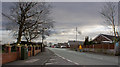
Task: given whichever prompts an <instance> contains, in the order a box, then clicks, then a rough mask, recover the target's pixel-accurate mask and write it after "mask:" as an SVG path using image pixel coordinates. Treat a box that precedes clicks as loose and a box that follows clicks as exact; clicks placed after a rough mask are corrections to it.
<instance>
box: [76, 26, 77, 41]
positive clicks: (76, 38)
mask: <svg viewBox="0 0 120 67" xmlns="http://www.w3.org/2000/svg"><path fill="white" fill-rule="evenodd" d="M76 41H77V27H76Z"/></svg>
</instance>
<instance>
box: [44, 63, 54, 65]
mask: <svg viewBox="0 0 120 67" xmlns="http://www.w3.org/2000/svg"><path fill="white" fill-rule="evenodd" d="M50 64H53V63H45V65H50Z"/></svg>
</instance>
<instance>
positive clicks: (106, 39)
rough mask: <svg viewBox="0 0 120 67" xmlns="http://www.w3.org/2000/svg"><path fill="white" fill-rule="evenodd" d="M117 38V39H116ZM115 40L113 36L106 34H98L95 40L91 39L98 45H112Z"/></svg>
mask: <svg viewBox="0 0 120 67" xmlns="http://www.w3.org/2000/svg"><path fill="white" fill-rule="evenodd" d="M116 38H118V37H116ZM114 39H115V36H112V35H106V34H100V35H98V36H97V37H96V38H94V39H93V42H94V43H97V44H100V43H113V42H114Z"/></svg>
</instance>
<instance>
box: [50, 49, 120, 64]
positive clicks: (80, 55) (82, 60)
mask: <svg viewBox="0 0 120 67" xmlns="http://www.w3.org/2000/svg"><path fill="white" fill-rule="evenodd" d="M48 49H50V50H51V51H53V52H54V53H55V54H56V55H58V56H59V57H62V58H63V59H66V60H68V61H70V62H72V63H75V64H76V65H118V56H109V55H101V54H94V53H85V52H76V51H72V50H69V49H64V48H48Z"/></svg>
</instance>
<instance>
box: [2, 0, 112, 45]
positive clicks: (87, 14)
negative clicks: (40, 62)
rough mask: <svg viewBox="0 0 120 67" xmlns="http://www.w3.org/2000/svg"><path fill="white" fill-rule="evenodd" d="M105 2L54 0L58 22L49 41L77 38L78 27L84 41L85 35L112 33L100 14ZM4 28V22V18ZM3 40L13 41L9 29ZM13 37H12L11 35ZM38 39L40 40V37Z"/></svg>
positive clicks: (56, 20)
mask: <svg viewBox="0 0 120 67" xmlns="http://www.w3.org/2000/svg"><path fill="white" fill-rule="evenodd" d="M104 4H105V3H104V2H52V3H51V5H52V6H53V8H52V10H51V14H50V16H51V17H52V18H53V20H54V21H55V22H56V23H55V24H54V25H55V27H54V29H52V31H53V32H55V33H54V34H52V35H51V36H50V37H47V39H46V41H48V42H53V43H57V42H67V41H68V40H75V37H76V35H75V34H76V27H77V28H78V32H81V34H79V33H78V40H80V41H83V40H84V38H85V36H89V37H90V38H94V37H96V36H97V35H99V34H100V33H101V34H111V35H113V34H112V33H111V31H112V29H111V28H108V27H107V24H105V23H104V19H103V18H102V17H101V15H100V14H99V12H100V10H101V8H102V7H103V5H104ZM10 5H11V4H9V3H5V4H3V6H2V8H3V11H7V8H8V7H9V6H10ZM2 22H3V29H4V25H5V24H4V23H5V22H6V21H5V19H3V21H2ZM1 31H2V32H3V33H2V34H0V36H1V35H2V40H3V41H6V42H10V41H13V40H12V39H9V38H10V37H9V35H10V33H6V32H9V31H5V30H4V31H3V30H1ZM11 38H12V37H11ZM36 41H40V38H39V39H38V40H36Z"/></svg>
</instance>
